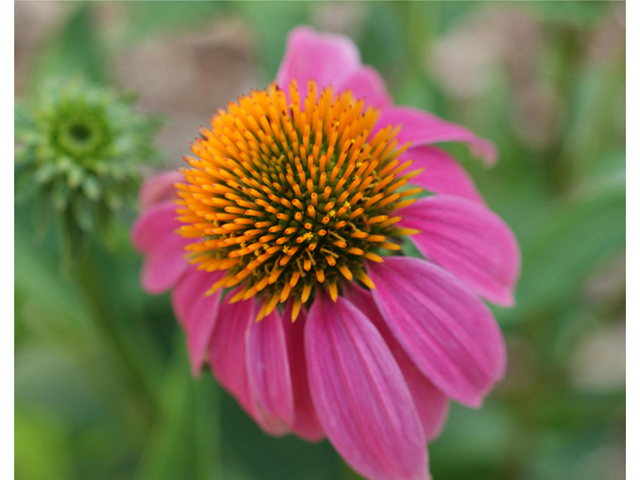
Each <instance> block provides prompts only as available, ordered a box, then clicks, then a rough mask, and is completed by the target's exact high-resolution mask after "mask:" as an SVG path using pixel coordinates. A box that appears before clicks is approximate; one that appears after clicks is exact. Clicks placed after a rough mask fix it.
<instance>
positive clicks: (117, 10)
mask: <svg viewBox="0 0 640 480" xmlns="http://www.w3.org/2000/svg"><path fill="white" fill-rule="evenodd" d="M302 23H306V24H311V25H313V26H314V27H316V28H317V29H320V30H327V31H335V32H341V33H345V34H347V35H349V36H351V37H352V38H353V39H354V40H355V41H356V43H357V44H358V46H359V47H360V49H361V52H362V58H363V61H364V62H365V63H368V64H371V65H373V66H374V67H376V68H377V69H379V70H380V71H381V72H382V74H383V76H384V77H385V79H386V80H387V82H388V85H389V89H390V91H391V93H392V94H393V96H394V98H395V100H396V102H397V103H399V104H407V105H413V106H416V107H420V108H423V109H426V110H429V111H432V112H434V113H436V114H438V115H440V116H442V117H444V118H446V119H448V120H451V121H454V122H458V123H461V124H463V125H465V126H467V127H469V128H471V129H472V130H474V131H476V132H478V133H479V134H481V135H482V136H485V137H487V138H490V139H492V140H493V141H494V142H495V143H496V144H497V145H498V147H499V149H500V152H501V155H500V163H499V164H498V165H497V166H496V167H495V168H493V169H486V168H485V167H483V166H482V165H481V164H480V163H479V162H477V161H475V160H473V159H471V158H470V156H469V154H468V152H467V150H466V149H465V148H464V147H461V146H458V145H452V146H448V147H447V148H448V149H449V150H451V151H452V152H454V153H455V155H456V156H457V157H458V158H460V159H461V161H462V162H463V164H464V165H465V167H467V168H468V169H469V171H470V172H471V174H472V176H473V177H474V179H475V180H476V181H477V183H478V185H479V188H480V190H481V192H482V193H483V194H484V195H485V198H486V199H487V201H488V203H489V205H490V206H491V208H493V209H494V210H495V211H496V212H498V214H500V215H501V216H502V217H503V218H504V219H505V220H506V221H507V222H508V223H509V225H511V226H512V228H513V230H514V231H515V233H516V235H517V237H518V239H519V241H520V245H521V247H522V253H523V271H522V277H521V279H520V282H519V284H518V289H517V294H516V300H517V305H516V307H515V308H514V309H511V310H505V309H494V311H495V313H496V316H497V318H498V320H499V322H500V324H501V326H502V328H503V331H504V332H505V336H506V339H507V345H508V350H509V366H508V373H507V377H506V379H505V381H504V382H503V383H502V384H500V385H499V386H498V387H497V388H496V389H495V391H494V392H493V394H492V395H491V396H490V397H489V398H488V399H487V401H486V404H485V406H484V408H482V409H481V410H478V411H476V410H470V409H466V408H463V407H460V406H457V405H453V406H452V408H451V413H450V418H449V421H448V424H447V427H446V429H445V431H444V434H443V435H442V437H441V438H440V439H438V440H437V441H436V442H435V443H433V444H432V445H430V446H429V451H430V461H431V472H432V474H433V476H434V478H435V479H436V480H447V479H450V480H466V479H469V480H471V479H474V480H480V479H531V480H538V479H540V480H556V479H557V480H571V479H576V480H578V479H579V480H592V479H593V480H596V479H604V480H614V479H615V480H619V479H622V478H624V475H625V473H624V467H625V458H624V446H625V445H624V442H625V426H624V425H625V256H624V252H625V4H624V3H622V2H602V3H600V2H536V3H527V2H518V3H509V2H495V3H494V2H473V3H466V2H447V3H445V2H442V3H439V2H428V3H413V2H394V3H390V2H371V3H364V2H362V3H350V2H340V3H330V2H326V3H295V2H287V3H276V2H274V3H266V2H265V3H262V2H238V3H232V2H229V3H226V2H135V3H128V2H113V3H112V2H95V3H89V4H83V3H76V2H24V3H22V2H17V3H15V27H16V28H15V55H16V57H15V60H16V79H15V80H16V83H15V85H16V97H19V98H24V99H28V98H29V97H30V96H31V95H33V93H34V92H35V91H36V90H37V89H38V86H39V85H40V84H41V83H42V82H43V81H44V80H46V79H47V78H52V77H56V78H59V77H67V76H70V75H72V74H78V73H79V74H82V75H83V76H84V77H85V78H87V79H89V80H91V81H93V82H95V83H98V84H105V85H110V86H113V87H115V88H118V89H119V90H121V91H129V90H134V91H137V92H138V94H139V97H138V103H137V105H138V108H139V109H140V110H141V111H143V112H154V113H161V114H164V115H166V117H167V118H168V119H169V122H168V125H167V127H166V128H165V129H164V130H163V132H162V133H161V134H160V136H159V137H158V144H159V145H160V147H161V148H162V149H163V151H164V152H165V165H164V167H163V168H164V169H166V168H171V167H175V166H178V165H180V163H181V155H182V154H184V153H186V151H187V149H188V145H189V142H190V141H191V140H192V139H193V138H194V137H195V136H196V135H197V134H198V127H199V125H205V124H206V123H207V122H208V120H209V118H210V116H211V114H212V113H213V112H215V110H216V109H217V108H219V107H223V106H224V105H225V104H226V103H227V101H229V100H231V99H234V98H235V97H236V96H238V95H239V94H242V93H244V92H246V91H248V90H249V89H250V88H252V87H263V86H265V85H266V84H267V83H268V82H269V81H271V80H272V79H273V77H274V75H275V72H276V69H277V67H278V64H279V61H280V59H281V58H282V55H283V52H284V46H285V38H286V35H287V32H288V31H289V30H290V29H291V28H292V27H294V26H296V25H299V24H302ZM135 208H136V207H135V205H133V206H131V208H130V211H129V212H128V216H127V218H126V219H125V221H124V222H122V223H121V224H120V225H119V227H118V228H119V230H118V231H117V232H116V233H117V234H116V240H115V242H114V245H113V246H112V248H111V249H105V248H104V247H102V246H100V245H101V244H100V243H99V242H97V241H96V242H94V243H93V244H92V245H91V246H90V247H89V258H90V260H91V261H88V262H84V263H83V265H82V266H81V268H80V271H79V275H80V278H81V279H82V281H77V280H74V279H70V278H65V277H64V276H63V275H61V274H60V258H59V253H58V243H57V242H58V240H57V236H56V235H55V232H50V233H48V234H47V235H46V236H45V237H44V238H43V239H36V235H35V233H34V229H35V227H36V226H34V224H33V222H32V220H31V218H30V213H29V211H30V210H29V208H28V206H25V207H16V227H15V305H16V309H15V312H16V317H15V440H16V443H15V465H16V478H18V479H24V480H40V479H43V480H44V479H46V480H57V479H83V480H85V479H136V480H156V479H157V480H164V479H167V480H179V479H195V480H200V479H225V480H252V479H256V480H257V479H278V480H285V479H305V480H306V479H309V480H321V479H332V480H333V479H345V480H347V479H357V478H359V477H358V476H357V475H356V474H354V473H353V472H352V471H351V470H350V469H349V468H348V467H347V466H346V465H345V464H344V463H343V462H342V460H341V459H340V458H339V456H338V455H337V454H336V453H335V452H334V451H333V449H332V447H331V445H330V444H329V443H328V442H326V441H325V442H322V443H320V444H318V445H313V444H308V443H305V442H303V441H300V440H298V439H297V438H294V437H291V436H288V437H285V438H281V439H276V438H272V437H269V436H266V435H265V434H263V433H262V432H261V431H260V430H259V428H258V427H257V426H256V425H255V424H254V423H253V422H252V421H251V420H250V419H249V418H248V417H247V416H246V415H245V414H244V413H243V412H242V411H241V410H240V408H239V407H238V406H237V404H236V403H235V401H234V400H233V399H232V398H231V397H229V396H228V395H227V394H226V393H224V392H222V391H221V390H220V388H219V387H218V386H217V385H216V383H215V382H214V381H213V380H212V378H211V376H210V375H209V374H208V372H205V373H204V374H203V375H202V377H201V378H200V379H198V380H195V381H194V380H193V379H192V378H191V376H190V373H189V368H188V364H187V359H186V353H185V348H184V337H183V333H182V331H181V329H180V328H178V325H177V324H176V322H175V320H174V318H173V315H172V313H171V308H170V302H169V296H168V295H167V294H165V295H162V296H159V297H151V296H149V295H146V294H145V293H144V292H142V290H141V288H140V286H139V284H138V274H139V269H140V265H141V257H140V256H139V255H138V254H137V253H136V252H134V251H133V249H132V247H131V245H130V244H129V240H128V227H129V226H130V222H131V221H132V220H133V218H134V216H135V214H136V211H135Z"/></svg>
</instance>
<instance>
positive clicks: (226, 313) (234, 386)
mask: <svg viewBox="0 0 640 480" xmlns="http://www.w3.org/2000/svg"><path fill="white" fill-rule="evenodd" d="M234 294H235V292H229V293H228V294H227V296H226V297H225V299H224V300H223V301H222V303H221V304H220V310H219V312H218V321H217V322H216V326H215V329H214V330H213V335H212V336H211V345H210V347H209V364H210V365H211V370H212V371H213V373H214V374H215V376H216V378H217V379H218V382H219V383H220V385H222V387H224V388H225V389H226V390H227V391H229V392H230V393H231V394H232V395H234V396H235V397H236V399H237V400H238V403H240V405H241V406H242V407H243V408H244V409H245V410H246V411H247V413H248V414H249V415H251V416H252V417H253V418H256V417H257V407H256V404H255V400H254V397H253V393H252V391H251V388H250V386H249V378H248V375H247V362H246V351H247V348H246V333H247V329H248V328H249V325H250V324H251V322H253V321H254V319H255V315H256V313H257V312H256V308H255V302H254V301H253V299H251V300H245V301H240V302H238V303H232V304H229V302H228V300H229V299H230V298H231V297H232V296H233V295H234Z"/></svg>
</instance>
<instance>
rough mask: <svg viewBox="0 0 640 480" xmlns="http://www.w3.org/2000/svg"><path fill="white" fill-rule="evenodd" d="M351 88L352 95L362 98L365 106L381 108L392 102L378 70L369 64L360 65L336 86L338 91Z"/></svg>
mask: <svg viewBox="0 0 640 480" xmlns="http://www.w3.org/2000/svg"><path fill="white" fill-rule="evenodd" d="M345 90H351V93H353V96H354V97H355V98H356V99H358V100H360V99H362V100H364V101H365V104H366V105H367V106H372V107H375V108H383V107H386V106H388V105H391V104H392V103H393V101H392V99H391V96H390V95H389V92H387V87H386V85H385V83H384V80H383V79H382V77H381V76H380V74H379V73H378V71H377V70H376V69H374V68H372V67H369V66H363V67H360V68H359V69H358V70H356V71H355V72H353V73H351V74H350V75H349V76H348V77H347V78H345V79H344V81H343V82H342V83H340V84H339V85H338V86H337V91H338V92H344V91H345Z"/></svg>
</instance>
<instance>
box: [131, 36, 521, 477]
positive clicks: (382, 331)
mask: <svg viewBox="0 0 640 480" xmlns="http://www.w3.org/2000/svg"><path fill="white" fill-rule="evenodd" d="M200 133H201V138H199V139H197V140H196V142H195V143H194V144H193V145H192V151H193V153H194V155H195V156H194V157H187V158H186V161H187V163H188V164H189V166H190V168H186V169H183V170H181V171H180V172H171V173H165V174H162V175H159V176H157V177H155V178H153V179H151V180H149V181H148V182H147V183H146V185H145V186H144V188H143V190H142V192H141V203H142V207H143V210H144V212H143V214H142V215H141V217H140V218H139V219H138V221H137V222H136V224H135V226H134V228H133V242H134V244H135V245H136V247H137V248H138V249H140V250H141V251H142V252H144V254H145V255H146V260H145V264H144V269H143V272H142V283H143V286H144V287H145V289H146V290H148V291H149V292H151V293H160V292H162V291H165V290H167V289H169V288H173V291H172V302H173V307H174V310H175V313H176V316H177V318H178V320H179V322H180V324H181V325H182V326H183V327H184V329H185V331H186V335H187V342H188V350H189V356H190V360H191V365H192V369H193V373H194V374H196V375H197V374H198V373H199V372H200V370H201V368H202V365H203V363H205V362H207V363H208V364H209V365H210V367H211V370H212V371H213V373H214V375H215V376H216V378H217V379H218V381H219V382H220V384H221V385H222V386H223V387H224V388H225V389H227V390H228V391H229V392H230V393H231V394H232V395H234V396H235V397H236V398H237V400H238V402H239V403H240V404H241V405H242V407H243V408H244V409H245V410H246V411H247V413H248V414H249V415H251V416H252V417H253V418H254V419H255V421H256V422H257V423H258V424H259V425H260V426H261V427H262V429H263V430H264V431H265V432H267V433H269V434H273V435H283V434H285V433H294V434H296V435H299V436H300V437H302V438H304V439H307V440H311V441H318V440H320V439H322V438H323V437H325V436H326V437H327V438H328V439H329V440H330V441H331V443H332V444H333V445H334V447H335V448H336V450H337V451H338V452H339V453H340V454H341V455H342V457H343V458H344V459H345V460H346V462H347V463H349V465H351V467H353V468H354V469H355V470H356V471H358V472H360V473H361V474H362V475H364V476H365V477H367V478H370V479H372V480H391V479H393V480H400V479H411V480H418V479H420V480H422V479H425V478H427V477H428V476H429V474H428V460H427V449H426V443H427V442H429V441H431V440H433V439H434V438H435V437H436V436H438V434H439V432H440V430H441V428H442V426H443V424H444V421H445V419H446V415H447V407H448V402H447V399H448V398H451V399H453V400H455V401H458V402H460V403H462V404H464V405H468V406H472V407H478V406H480V404H481V402H482V399H483V397H484V396H485V395H486V394H487V392H488V391H489V390H490V389H491V388H492V386H493V385H494V384H495V383H496V382H497V381H499V380H500V379H501V378H502V376H503V374H504V369H505V348H504V341H503V338H502V335H501V333H500V329H499V328H498V325H497V324H496V321H495V319H494V318H493V315H492V314H491V311H490V310H489V309H488V308H487V306H486V305H485V304H484V303H483V301H482V300H481V298H484V299H486V300H489V301H491V302H494V303H497V304H499V305H505V306H508V305H511V304H512V303H513V289H514V285H515V282H516V279H517V277H518V273H519V268H520V259H519V251H518V245H517V243H516V240H515V238H514V236H513V234H512V233H511V231H510V230H509V228H508V227H507V226H506V225H505V224H504V222H503V221H502V220H501V219H500V218H499V217H497V216H496V215H495V214H494V213H493V212H491V211H490V210H489V209H488V208H487V207H486V205H485V203H484V201H483V200H482V197H481V196H480V194H479V193H478V191H477V190H476V188H475V186H474V184H473V182H472V180H471V179H470V177H469V176H468V175H467V174H466V173H465V172H464V170H463V169H462V168H461V167H460V166H459V165H458V163H456V161H455V160H454V159H453V158H451V157H450V156H449V155H448V154H447V153H445V152H444V151H443V150H439V149H437V148H435V147H433V146H432V144H434V143H440V142H452V141H455V142H465V143H467V144H469V145H470V147H471V148H472V150H473V151H474V152H475V153H476V154H477V155H479V156H480V157H482V158H484V159H485V160H486V161H487V162H494V161H495V157H496V151H495V148H494V147H493V145H492V144H491V143H490V142H488V141H486V140H483V139H481V138H478V137H477V136H475V135H474V134H473V133H471V132H469V131H468V130H466V129H464V128H463V127H460V126H458V125H454V124H451V123H448V122H446V121H444V120H442V119H440V118H438V117H435V116H433V115H431V114H428V113H425V112H422V111H419V110H415V109H412V108H408V107H396V106H393V105H392V103H391V99H390V97H389V95H388V93H387V91H386V89H385V86H384V83H383V81H382V79H381V78H380V76H379V74H378V73H377V72H376V71H375V70H373V69H371V68H370V67H366V66H363V65H362V64H361V63H360V57H359V54H358V50H357V48H356V47H355V46H354V44H353V43H352V42H351V41H350V40H349V39H347V38H345V37H341V36H336V35H325V34H317V33H315V32H314V31H313V30H311V29H309V28H305V27H302V28H298V29H296V30H294V31H293V32H292V33H291V35H290V36H289V40H288V44H287V52H286V55H285V58H284V60H283V62H282V65H281V66H280V70H279V71H278V75H277V78H276V82H275V83H273V84H271V85H270V86H269V87H268V88H267V89H266V90H263V91H252V92H251V93H250V94H249V95H247V96H243V97H241V98H239V99H238V100H237V102H235V103H233V102H231V103H229V105H228V107H227V109H226V110H224V111H223V110H220V111H219V112H218V113H217V114H216V115H215V116H214V117H213V119H212V126H211V129H204V128H203V129H202V130H201V132H200ZM423 190H425V191H428V192H430V193H432V194H433V195H429V196H423V197H422V198H420V199H416V195H417V194H419V193H421V192H423ZM406 236H410V238H411V240H412V241H413V242H414V243H415V245H416V246H417V248H418V249H419V250H420V252H421V253H422V254H423V255H424V256H425V258H426V259H427V260H421V259H417V258H410V257H406V256H403V255H402V253H401V251H402V245H403V243H404V242H406V241H407V240H406V238H405V237H406Z"/></svg>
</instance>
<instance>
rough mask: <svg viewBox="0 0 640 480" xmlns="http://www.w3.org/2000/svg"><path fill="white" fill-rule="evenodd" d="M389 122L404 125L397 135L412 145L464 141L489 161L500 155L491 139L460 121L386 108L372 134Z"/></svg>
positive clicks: (411, 109)
mask: <svg viewBox="0 0 640 480" xmlns="http://www.w3.org/2000/svg"><path fill="white" fill-rule="evenodd" d="M388 125H394V126H398V125H402V128H401V129H400V133H399V134H398V136H397V138H398V141H399V143H400V144H404V143H406V142H411V145H412V146H413V147H417V146H420V145H431V144H433V143H443V142H463V143H466V144H468V145H469V147H470V148H471V151H472V152H473V153H474V155H476V156H478V157H480V158H482V159H484V160H485V161H486V162H487V164H489V165H493V164H494V163H495V162H496V160H497V158H498V151H497V150H496V147H495V145H494V144H493V143H491V142H490V141H488V140H485V139H484V138H480V137H478V136H477V135H475V134H474V133H473V132H471V131H470V130H467V129H466V128H464V127H462V126H460V125H456V124H455V123H450V122H447V121H446V120H443V119H442V118H440V117H437V116H435V115H433V114H431V113H427V112H424V111H422V110H418V109H416V108H411V107H387V108H383V109H382V110H381V111H380V116H379V117H378V120H377V121H376V124H375V125H374V128H373V130H372V132H371V134H372V135H375V134H376V133H377V132H378V131H379V130H381V129H382V128H384V127H386V126H388Z"/></svg>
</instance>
